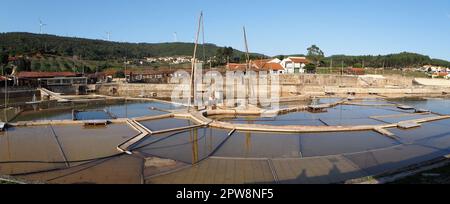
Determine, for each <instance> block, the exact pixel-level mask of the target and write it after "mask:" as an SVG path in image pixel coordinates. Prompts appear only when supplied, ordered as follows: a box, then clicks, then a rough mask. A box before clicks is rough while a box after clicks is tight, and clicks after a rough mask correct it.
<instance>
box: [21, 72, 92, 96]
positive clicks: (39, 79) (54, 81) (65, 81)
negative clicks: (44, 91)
mask: <svg viewBox="0 0 450 204" xmlns="http://www.w3.org/2000/svg"><path fill="white" fill-rule="evenodd" d="M14 84H15V85H16V86H28V87H46V88H49V87H52V88H55V89H61V87H75V88H76V89H77V90H74V91H76V92H78V89H79V88H80V87H81V88H83V87H85V86H86V84H87V79H86V77H82V76H81V74H78V73H75V72H19V73H17V74H16V75H15V76H14ZM62 89H66V88H62Z"/></svg>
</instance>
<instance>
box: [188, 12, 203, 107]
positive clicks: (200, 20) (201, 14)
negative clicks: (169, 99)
mask: <svg viewBox="0 0 450 204" xmlns="http://www.w3.org/2000/svg"><path fill="white" fill-rule="evenodd" d="M202 19H203V11H202V12H200V17H199V18H198V29H197V36H196V38H195V45H194V55H193V56H192V66H191V94H190V98H189V104H188V105H189V108H190V107H191V105H192V99H193V98H194V96H195V95H194V94H195V90H194V88H195V86H194V82H195V64H196V56H197V46H198V38H199V35H200V29H201V23H202Z"/></svg>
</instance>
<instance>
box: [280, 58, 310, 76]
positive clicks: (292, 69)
mask: <svg viewBox="0 0 450 204" xmlns="http://www.w3.org/2000/svg"><path fill="white" fill-rule="evenodd" d="M308 63H309V61H308V60H307V59H306V57H288V58H286V59H283V60H282V61H281V62H280V64H281V66H282V67H283V68H284V69H285V72H286V73H287V74H294V73H295V74H298V73H300V74H303V73H305V72H306V71H305V66H306V65H307V64H308Z"/></svg>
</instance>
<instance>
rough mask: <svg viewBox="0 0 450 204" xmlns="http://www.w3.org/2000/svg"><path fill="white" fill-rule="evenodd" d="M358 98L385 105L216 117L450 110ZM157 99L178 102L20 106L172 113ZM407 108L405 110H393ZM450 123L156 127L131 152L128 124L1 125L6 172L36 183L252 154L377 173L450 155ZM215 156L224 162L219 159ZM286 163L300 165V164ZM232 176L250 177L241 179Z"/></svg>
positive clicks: (116, 179)
mask: <svg viewBox="0 0 450 204" xmlns="http://www.w3.org/2000/svg"><path fill="white" fill-rule="evenodd" d="M338 100H339V99H338V98H329V99H319V101H316V102H314V103H328V102H335V101H338ZM358 103H363V104H366V105H376V104H378V105H380V106H357V105H339V106H336V107H333V108H329V109H327V112H324V113H309V112H294V113H288V114H285V115H279V116H276V117H273V118H264V117H216V118H215V119H218V120H222V121H228V122H232V123H246V124H270V125H314V126H327V125H333V126H334V125H363V124H388V123H396V122H398V121H402V120H410V119H417V118H425V117H430V116H436V115H435V114H450V112H449V110H450V105H449V104H450V100H449V99H446V98H440V99H436V98H433V99H421V100H417V99H414V100H412V99H403V100H400V101H398V100H395V101H386V100H381V99H376V100H374V99H367V100H363V101H358ZM393 103H402V104H405V105H411V106H415V107H418V108H422V109H428V110H431V111H433V113H430V114H422V115H404V114H412V113H413V111H405V110H401V109H398V108H397V107H396V106H395V105H392V104H393ZM283 105H293V104H292V103H290V104H283ZM149 107H157V108H159V109H174V108H177V107H176V106H173V105H171V104H166V103H159V102H127V103H125V102H124V101H120V102H117V101H116V102H111V103H108V102H94V103H87V104H86V103H84V104H40V105H39V107H37V108H36V109H34V108H33V107H30V106H27V107H20V108H21V111H20V113H19V114H18V115H17V116H15V117H14V119H13V120H14V121H30V120H58V119H72V111H73V110H86V111H92V112H87V115H84V117H81V118H80V119H96V118H97V117H104V115H96V114H95V111H94V110H106V111H107V112H108V113H111V114H113V115H115V116H117V117H119V118H126V117H139V116H147V115H161V114H165V112H163V111H156V110H151V109H150V108H149ZM16 108H17V107H16ZM32 108H33V109H32ZM103 113H104V112H103ZM103 113H102V114H103ZM92 114H93V115H92ZM399 114H401V115H400V116H397V117H391V115H399ZM373 116H380V117H375V118H374V117H373ZM140 123H141V124H142V125H143V126H145V127H146V128H148V129H150V130H152V131H159V130H166V129H171V128H177V127H187V126H191V125H194V123H193V122H191V121H189V120H184V119H175V118H167V119H158V120H148V121H141V122H140ZM448 127H450V120H441V121H435V122H430V123H425V124H422V126H421V127H419V128H413V129H408V130H403V129H398V128H391V129H389V131H391V132H393V133H394V134H395V135H396V136H397V137H398V139H392V138H389V137H385V136H383V135H380V134H379V133H376V132H372V131H360V132H339V133H302V134H281V133H267V132H240V131H236V132H234V133H233V134H229V133H230V130H226V129H214V128H207V127H202V128H192V129H188V130H183V131H174V132H169V133H163V134H156V135H149V136H147V137H145V138H144V139H143V140H141V141H140V142H138V143H137V144H135V145H134V146H133V147H132V149H133V151H132V152H133V154H132V155H126V154H122V153H120V152H118V151H117V149H116V147H117V145H118V144H120V143H122V142H124V141H126V140H128V139H130V138H132V137H134V136H136V135H137V134H139V133H138V132H137V131H136V130H134V129H133V128H131V127H130V126H128V125H127V124H125V123H124V124H109V125H107V126H105V127H96V128H86V127H84V126H82V125H46V126H34V127H11V128H9V129H8V130H7V131H6V132H0V175H12V176H15V177H17V178H21V179H25V180H28V181H30V182H45V183H152V181H154V180H153V179H155V178H156V179H158V178H161V179H160V180H158V181H159V182H162V183H171V182H175V183H176V182H177V181H176V179H179V178H182V177H183V176H180V175H181V174H180V175H178V174H176V173H175V174H170V173H169V174H167V173H168V172H174V171H175V170H178V169H179V171H180V172H185V171H189V172H191V173H192V172H193V173H195V171H196V169H201V168H200V167H203V166H202V165H209V166H207V167H205V168H206V169H207V171H208V172H211V173H214V174H215V173H217V174H221V173H220V172H222V171H221V170H220V169H221V168H238V167H237V166H227V165H228V164H229V162H231V163H230V164H229V165H237V164H246V162H245V161H249V162H248V163H249V165H251V166H244V167H243V168H245V169H253V170H251V171H254V173H255V175H257V174H259V173H260V172H259V171H262V170H259V169H258V168H253V167H254V165H255V162H257V163H258V165H259V164H260V162H263V163H264V162H266V161H267V162H269V164H270V162H274V164H275V165H274V166H273V168H274V171H276V172H277V174H278V176H279V178H283V176H284V175H283V172H286V170H282V169H278V168H277V165H276V164H278V163H280V162H285V161H286V162H287V161H299V162H306V161H308V162H312V161H315V162H312V164H313V165H306V166H305V167H304V168H311V171H312V172H318V171H319V170H320V169H314V168H318V167H320V166H323V165H324V164H322V163H321V162H323V161H324V160H323V158H328V159H327V160H326V161H331V162H335V160H334V159H332V158H335V157H336V158H339V159H338V160H339V162H342V161H341V160H343V161H345V162H348V163H351V165H350V166H351V167H352V168H356V169H357V170H358V171H361V172H362V173H361V174H355V175H365V174H367V173H369V174H370V175H372V174H379V173H383V172H385V171H388V170H393V169H398V168H402V167H405V166H407V165H411V164H415V163H419V162H423V161H427V160H430V159H434V158H436V157H439V156H442V155H445V154H449V153H450V128H448ZM319 159H322V160H319ZM316 160H317V161H316ZM338 160H336V162H338ZM225 161H226V162H225ZM232 161H234V163H233V162H232ZM250 161H252V162H250ZM215 162H216V163H217V164H218V165H219V166H218V167H215V166H211V165H212V164H213V163H215ZM261 164H262V163H261ZM266 164H267V163H264V165H266ZM198 165H200V167H199V168H197V167H198ZM220 165H223V166H220ZM252 165H253V166H252ZM283 165H284V163H283ZM282 167H283V166H282ZM280 168H281V167H280ZM283 168H291V170H293V171H295V167H293V166H291V167H288V166H284V167H283ZM175 172H177V171H175ZM161 173H164V174H161ZM160 174H161V177H160ZM166 174H167V175H166ZM164 175H165V176H164ZM171 175H173V176H171ZM183 175H184V174H183ZM187 175H189V174H186V176H187ZM327 175H328V176H333V175H334V174H331V173H329V174H327ZM346 175H347V174H345V175H344V174H337V176H336V178H347V176H346ZM349 175H350V174H349ZM351 175H353V174H351ZM194 177H195V178H198V179H202V174H200V173H198V174H195V176H194ZM350 177H351V176H350ZM167 179H168V180H167ZM297 179H299V180H295V181H294V180H290V181H289V182H294V183H301V178H300V177H298V178H297ZM331 180H333V179H331ZM233 181H235V183H241V182H240V180H239V179H236V180H233ZM333 181H334V180H333ZM286 182H287V181H286ZM281 183H283V182H281Z"/></svg>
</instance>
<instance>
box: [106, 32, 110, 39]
mask: <svg viewBox="0 0 450 204" xmlns="http://www.w3.org/2000/svg"><path fill="white" fill-rule="evenodd" d="M106 37H107V38H106V39H107V40H108V41H110V39H111V32H110V31H108V32H106Z"/></svg>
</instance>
